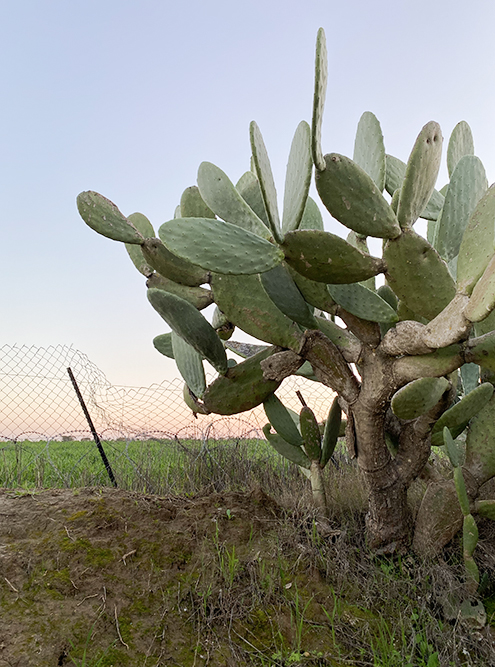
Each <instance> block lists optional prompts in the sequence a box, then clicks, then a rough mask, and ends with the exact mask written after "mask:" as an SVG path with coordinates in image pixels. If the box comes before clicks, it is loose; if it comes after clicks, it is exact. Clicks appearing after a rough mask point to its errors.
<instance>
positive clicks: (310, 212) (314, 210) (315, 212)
mask: <svg viewBox="0 0 495 667" xmlns="http://www.w3.org/2000/svg"><path fill="white" fill-rule="evenodd" d="M299 229H318V230H319V231H321V232H322V231H323V229H324V228H323V218H322V216H321V213H320V209H319V208H318V204H317V203H316V202H315V200H314V199H311V197H308V198H307V199H306V206H305V207H304V213H303V217H302V220H301V222H300V223H299Z"/></svg>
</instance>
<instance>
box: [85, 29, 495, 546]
mask: <svg viewBox="0 0 495 667" xmlns="http://www.w3.org/2000/svg"><path fill="white" fill-rule="evenodd" d="M326 53H327V52H326V45H325V35H324V32H323V30H320V31H319V32H318V37H317V48H316V75H315V87H314V100H313V118H312V119H311V123H306V122H302V123H300V125H299V126H298V128H297V130H296V133H295V136H294V140H293V142H292V147H291V150H290V155H289V161H288V166H287V175H286V180H285V192H284V197H283V210H282V211H280V212H279V204H278V198H277V193H276V190H275V181H274V178H273V174H272V171H271V167H270V162H269V159H268V154H267V151H266V148H265V144H264V142H263V138H262V135H261V132H260V129H259V127H258V126H257V125H256V123H254V122H253V123H252V124H251V127H250V141H251V150H252V160H251V170H250V171H248V172H246V173H245V174H244V175H243V176H242V177H241V178H240V180H239V181H238V182H237V183H236V184H234V183H233V182H232V181H231V180H230V179H229V177H228V176H227V175H226V174H225V173H224V172H223V171H221V170H220V169H219V168H218V167H216V166H214V165H212V164H211V163H208V162H203V163H202V164H201V166H200V167H199V172H198V182H197V185H193V186H190V187H188V188H187V189H186V190H185V191H184V193H183V195H182V197H181V198H180V205H179V206H178V207H177V209H176V211H175V215H174V217H173V218H172V219H170V220H169V221H168V222H165V223H164V224H162V225H161V227H160V229H159V230H158V231H157V233H155V231H154V230H153V227H152V225H151V223H150V222H149V221H148V220H147V219H146V218H145V217H144V216H143V215H142V214H133V215H130V216H129V217H126V216H124V215H123V214H122V213H121V212H120V211H119V210H118V208H117V207H116V206H115V205H114V204H113V203H112V202H109V201H108V200H107V199H105V198H104V197H103V196H101V195H99V194H97V193H95V192H83V193H81V194H80V195H79V197H78V209H79V212H80V214H81V216H82V218H83V219H84V221H85V222H86V223H87V224H88V225H89V226H90V227H91V228H92V229H94V230H95V231H97V232H98V233H99V234H102V235H103V236H106V237H109V238H111V239H113V240H117V241H121V242H122V243H124V244H125V245H126V247H127V249H128V251H129V255H130V257H131V259H132V261H133V262H134V264H135V265H136V267H137V268H138V270H139V271H141V273H143V274H144V275H145V276H146V278H147V281H148V282H147V285H148V288H149V293H148V296H149V301H150V303H151V305H152V306H153V307H154V308H155V309H156V310H157V312H158V314H159V315H160V316H161V317H162V318H163V320H165V322H166V323H167V324H168V325H169V327H170V329H172V332H171V333H164V334H162V335H161V336H158V337H157V338H156V339H155V346H156V348H157V350H158V351H160V352H162V353H163V354H166V355H167V356H171V357H174V358H175V359H176V361H177V365H178V368H179V369H180V372H181V374H182V376H183V378H184V381H185V383H186V386H185V393H184V396H185V400H186V402H187V405H188V406H189V407H190V408H191V409H192V410H193V411H194V412H195V413H199V414H203V415H208V414H210V413H218V414H235V413H238V412H242V411H244V410H248V409H251V408H252V407H254V406H256V405H260V404H264V406H265V412H266V414H267V419H268V422H269V423H267V425H266V427H265V428H264V433H265V436H266V438H267V440H268V442H270V443H271V444H272V445H273V446H274V447H275V449H276V450H277V451H278V452H279V453H280V454H281V455H282V456H285V457H286V458H288V459H289V460H291V461H292V462H293V463H294V465H298V466H299V467H300V469H301V471H303V472H304V474H305V475H306V476H308V477H309V478H310V479H311V484H312V489H313V494H314V498H315V502H316V505H317V507H318V511H321V513H322V515H325V512H326V511H327V510H326V502H327V501H326V496H325V484H329V483H331V482H330V481H329V480H325V475H324V474H323V472H322V471H323V469H324V468H325V466H326V465H327V464H328V462H329V460H331V456H332V452H333V450H334V448H335V445H336V443H337V438H338V437H339V433H340V436H342V435H343V434H344V424H345V438H346V441H347V447H348V450H349V453H350V455H351V457H352V458H354V459H355V460H356V462H357V465H358V466H359V469H360V471H361V473H362V476H363V478H364V480H365V482H366V484H367V489H368V495H369V508H368V514H367V528H366V530H367V539H368V543H369V545H370V547H372V548H374V549H377V550H380V551H381V552H383V553H392V552H404V551H406V550H408V549H410V548H411V546H412V548H414V549H415V550H416V551H417V552H419V553H420V554H423V555H429V554H435V553H438V552H439V550H440V549H441V548H442V546H443V545H445V544H446V543H447V542H448V541H449V540H450V539H451V538H452V537H453V536H454V534H455V533H456V531H458V530H459V529H461V528H462V525H463V512H462V511H461V509H460V507H459V503H458V500H457V494H456V491H455V488H456V487H455V481H454V479H453V474H452V475H451V476H450V478H449V477H445V474H441V473H440V472H439V471H438V470H437V469H436V468H435V463H434V458H431V454H432V447H444V438H443V432H444V430H445V427H447V428H448V429H450V431H449V432H450V433H452V436H453V438H454V439H457V440H456V442H457V444H458V446H459V447H460V448H461V450H462V449H463V448H464V449H465V451H463V452H462V461H463V463H462V474H463V479H464V480H465V487H466V497H465V498H464V501H465V503H466V502H467V503H470V504H471V511H472V512H474V513H476V507H477V506H478V505H479V504H477V497H478V495H479V490H480V487H481V485H482V484H484V483H485V482H486V481H487V480H488V479H490V478H491V477H493V476H494V475H495V444H494V443H495V418H494V416H493V415H494V414H495V398H494V397H493V386H492V380H493V379H494V377H495V375H494V373H495V315H494V314H493V308H494V307H495V278H494V276H495V269H494V267H495V259H494V251H495V188H494V186H492V187H490V188H489V187H488V183H487V181H486V177H485V173H484V169H483V166H482V164H481V162H480V161H479V159H478V158H475V157H474V155H473V152H474V147H473V146H474V144H473V142H472V137H471V131H470V129H469V126H468V125H467V124H466V123H465V122H464V121H462V123H461V124H459V126H458V127H457V128H456V129H455V130H454V132H453V133H452V136H451V138H450V141H449V144H448V150H447V151H445V150H443V154H444V155H445V154H447V158H448V169H449V175H450V179H451V180H450V183H449V184H447V185H446V186H445V187H443V188H441V189H438V190H437V189H435V188H436V180H437V175H438V170H439V166H440V163H441V159H442V144H443V138H442V132H441V129H440V126H439V125H438V123H436V122H433V121H432V122H429V123H427V124H426V125H425V126H424V127H423V129H422V130H421V132H420V133H419V135H418V137H417V139H416V141H415V142H413V141H411V145H412V150H411V153H410V156H409V158H408V160H407V162H403V161H401V160H400V159H399V158H396V157H393V156H391V155H388V154H387V153H386V151H385V145H384V139H383V135H382V131H381V128H380V124H379V122H378V120H377V119H376V117H375V116H374V115H373V114H372V113H370V112H366V113H365V114H363V117H362V119H361V121H360V122H359V125H358V129H357V136H356V141H355V148H354V154H353V157H352V159H351V158H349V157H345V156H342V155H339V154H337V153H328V154H324V153H323V150H322V146H321V137H322V114H323V107H324V94H325V90H326V85H327V70H328V68H327V62H326ZM313 174H314V177H315V183H316V189H317V191H318V194H319V197H320V198H321V203H322V204H323V207H324V208H325V209H326V210H327V211H328V212H329V213H330V215H331V216H332V217H333V218H334V219H335V221H338V222H340V223H341V224H342V225H343V226H344V227H345V228H347V230H348V231H347V239H344V238H343V237H344V236H345V234H340V235H338V234H332V233H329V232H327V231H325V230H324V225H323V218H322V214H321V208H320V207H319V205H318V204H317V202H316V201H314V199H312V198H311V197H309V196H308V192H309V187H310V183H311V179H312V177H313ZM178 199H179V197H178ZM420 218H422V219H423V220H427V221H428V223H427V224H428V233H427V238H424V237H423V236H421V235H420V234H419V233H418V231H417V230H416V229H415V225H416V222H417V221H418V219H420ZM336 226H337V225H336V224H335V225H334V227H336ZM368 236H371V237H376V238H378V239H380V240H381V242H382V244H383V253H382V256H381V257H373V256H371V255H370V253H369V251H368V245H367V242H366V238H367V237H368ZM213 302H214V303H215V305H216V309H215V313H214V315H213V318H211V317H210V316H209V317H208V319H207V318H206V317H205V316H204V314H203V313H202V312H201V309H202V308H204V307H205V305H208V304H210V303H213ZM235 328H238V329H240V330H242V331H243V332H245V333H247V334H249V335H251V336H253V337H254V338H256V339H257V343H258V344H256V345H255V344H252V345H251V344H245V343H244V344H242V343H234V342H232V341H230V340H229V339H230V337H231V336H232V334H233V332H234V330H235ZM231 350H233V351H235V352H237V353H238V354H240V355H241V356H242V357H244V360H243V361H241V362H240V363H237V364H236V363H235V362H234V361H232V360H229V359H228V358H227V356H226V353H225V351H227V352H229V351H231ZM204 360H208V361H209V362H210V363H211V364H212V365H213V366H214V367H215V368H216V370H217V371H218V373H219V374H218V377H217V378H216V379H215V380H214V381H213V383H212V384H211V385H210V386H207V383H206V382H205V376H204V368H203V365H204ZM292 374H300V375H304V376H306V377H310V378H311V379H312V380H315V381H318V382H321V383H323V384H324V385H326V386H327V387H330V388H331V389H332V390H333V391H334V392H335V394H336V399H335V400H334V401H333V403H332V405H329V412H328V419H327V422H326V424H325V427H324V429H323V428H321V429H319V428H317V423H316V420H315V418H314V415H313V413H312V411H311V406H303V408H302V410H301V414H297V413H295V412H292V411H291V410H288V409H287V408H286V407H285V406H284V405H283V404H282V403H281V402H280V400H279V399H278V398H277V397H276V395H275V393H274V392H275V391H276V390H277V389H278V387H279V385H280V383H281V382H282V381H283V380H284V378H286V377H288V376H290V375H292ZM341 420H342V423H341ZM466 429H467V433H468V435H467V439H466V438H465V434H466ZM451 447H452V445H451ZM458 467H459V466H458ZM460 469H461V468H460V467H459V470H460ZM456 474H457V476H458V477H459V475H460V473H456ZM418 477H421V479H422V480H423V481H424V482H425V483H426V492H425V493H424V497H423V499H422V502H421V504H420V507H419V510H418V511H417V512H416V513H415V518H414V519H413V513H412V511H411V509H410V507H409V504H408V489H409V487H410V485H411V484H412V482H413V481H414V480H415V479H417V478H418ZM479 507H480V508H482V509H483V507H484V506H483V505H479ZM468 509H469V508H467V509H466V508H464V516H466V515H467V513H468ZM480 511H481V510H480ZM483 511H485V510H484V509H483ZM490 511H491V510H490ZM488 514H490V512H488ZM469 516H471V515H470V514H469Z"/></svg>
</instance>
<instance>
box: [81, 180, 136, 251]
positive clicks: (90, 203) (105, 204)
mask: <svg viewBox="0 0 495 667" xmlns="http://www.w3.org/2000/svg"><path fill="white" fill-rule="evenodd" d="M77 210H78V211H79V215H80V216H81V218H82V219H83V220H84V222H85V223H86V224H87V225H88V227H91V229H94V231H95V232H98V234H101V235H102V236H106V237H107V238H109V239H113V240H114V241H121V242H122V243H135V244H141V243H142V242H143V240H144V239H143V235H142V234H141V233H140V232H139V231H138V230H137V229H136V227H135V226H134V225H133V224H132V223H131V222H129V220H128V219H127V218H126V217H125V215H123V214H122V213H121V212H120V211H119V209H118V208H117V207H116V206H115V204H114V203H113V202H111V201H110V200H109V199H107V198H106V197H103V195H100V194H98V192H93V191H92V190H88V191H87V192H81V194H80V195H78V197H77Z"/></svg>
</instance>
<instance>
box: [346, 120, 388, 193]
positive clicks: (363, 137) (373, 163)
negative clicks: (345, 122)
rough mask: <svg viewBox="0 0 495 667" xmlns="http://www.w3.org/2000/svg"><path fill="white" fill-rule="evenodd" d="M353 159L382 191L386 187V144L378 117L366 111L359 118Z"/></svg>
mask: <svg viewBox="0 0 495 667" xmlns="http://www.w3.org/2000/svg"><path fill="white" fill-rule="evenodd" d="M352 159H353V160H354V162H355V163H356V164H358V165H359V166H360V167H361V168H362V169H364V171H365V172H366V173H367V174H368V175H369V176H371V178H372V179H373V181H374V182H375V183H376V185H377V186H378V189H379V190H380V192H383V189H384V187H385V174H386V168H385V144H384V143H383V133H382V128H381V127H380V123H379V121H378V119H377V117H376V116H375V115H374V114H373V113H371V112H370V111H365V112H364V113H363V115H362V116H361V118H360V119H359V123H358V129H357V133H356V139H355V141H354V153H353V156H352Z"/></svg>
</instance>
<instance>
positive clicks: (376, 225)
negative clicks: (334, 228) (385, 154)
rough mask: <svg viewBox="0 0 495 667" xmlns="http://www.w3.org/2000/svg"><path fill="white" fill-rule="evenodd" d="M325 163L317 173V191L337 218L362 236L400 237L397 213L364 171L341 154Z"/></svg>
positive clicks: (327, 159) (333, 156) (331, 157)
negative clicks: (324, 166) (323, 167)
mask: <svg viewBox="0 0 495 667" xmlns="http://www.w3.org/2000/svg"><path fill="white" fill-rule="evenodd" d="M325 162H326V168H325V170H324V171H317V172H316V177H315V179H316V188H317V190H318V193H319V195H320V197H321V200H322V202H323V203H324V204H325V206H326V208H327V209H328V211H329V212H330V214H331V215H332V216H333V217H334V218H336V219H337V220H338V221H339V222H341V223H342V224H343V225H345V226H346V227H348V228H349V229H352V230H353V231H355V232H357V233H358V234H362V235H363V236H376V237H379V238H390V239H393V238H396V237H397V236H399V235H400V227H399V224H398V222H397V218H396V216H395V213H394V212H393V210H392V209H391V208H390V206H389V204H388V203H387V201H386V200H385V198H384V197H383V195H382V193H381V191H380V189H379V187H378V186H377V185H376V183H375V182H374V181H373V179H372V178H371V176H369V175H368V174H367V173H366V172H365V171H364V169H362V168H361V167H360V166H359V165H357V164H356V163H355V162H353V161H352V160H350V159H349V158H347V157H345V156H344V155H339V154H338V153H330V154H329V155H325Z"/></svg>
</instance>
